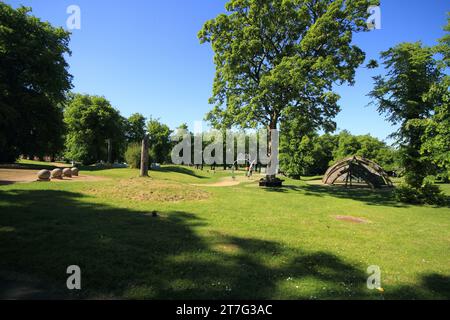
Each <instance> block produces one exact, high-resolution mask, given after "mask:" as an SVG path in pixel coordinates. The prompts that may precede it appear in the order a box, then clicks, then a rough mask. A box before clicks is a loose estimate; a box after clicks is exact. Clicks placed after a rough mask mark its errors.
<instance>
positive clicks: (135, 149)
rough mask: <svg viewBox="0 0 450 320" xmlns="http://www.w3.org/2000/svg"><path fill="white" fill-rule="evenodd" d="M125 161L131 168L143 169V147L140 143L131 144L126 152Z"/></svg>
mask: <svg viewBox="0 0 450 320" xmlns="http://www.w3.org/2000/svg"><path fill="white" fill-rule="evenodd" d="M125 161H126V162H127V164H128V165H129V166H130V167H131V168H137V169H139V168H140V167H141V145H140V144H139V143H130V144H129V145H128V148H127V151H126V152H125Z"/></svg>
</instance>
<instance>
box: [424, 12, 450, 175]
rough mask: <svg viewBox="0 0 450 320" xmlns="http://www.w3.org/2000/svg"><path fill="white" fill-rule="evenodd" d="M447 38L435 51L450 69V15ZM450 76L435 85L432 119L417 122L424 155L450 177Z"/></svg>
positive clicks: (444, 66) (433, 88)
mask: <svg viewBox="0 0 450 320" xmlns="http://www.w3.org/2000/svg"><path fill="white" fill-rule="evenodd" d="M444 30H445V31H446V32H447V34H446V35H445V37H443V38H442V39H440V40H439V45H438V46H436V48H435V50H436V51H437V53H438V54H440V55H441V56H442V60H441V61H439V62H440V63H441V67H442V68H450V13H449V19H448V23H447V26H446V27H445V28H444ZM449 88H450V75H449V74H448V73H447V74H446V75H445V76H444V78H443V80H442V81H441V82H439V83H436V84H434V85H433V86H432V87H431V89H430V91H429V92H428V94H427V95H426V96H425V99H426V100H430V101H432V102H433V103H435V110H434V113H433V115H432V116H431V118H429V119H425V120H422V121H418V122H416V124H417V125H419V126H422V127H423V128H424V131H425V134H424V135H423V136H422V141H423V145H422V154H423V155H429V157H430V158H431V161H432V162H433V163H435V164H436V165H437V166H438V167H439V169H438V170H440V171H444V172H446V175H447V177H450V91H449Z"/></svg>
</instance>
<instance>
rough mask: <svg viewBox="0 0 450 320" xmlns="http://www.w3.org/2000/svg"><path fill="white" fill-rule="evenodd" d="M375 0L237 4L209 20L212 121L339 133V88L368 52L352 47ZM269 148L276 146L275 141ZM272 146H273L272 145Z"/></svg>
mask: <svg viewBox="0 0 450 320" xmlns="http://www.w3.org/2000/svg"><path fill="white" fill-rule="evenodd" d="M370 3H371V1H369V0H355V1H345V4H344V1H343V0H271V1H267V0H245V1H242V0H230V1H229V2H228V3H227V4H226V9H227V11H228V14H220V15H219V16H217V17H216V18H215V19H212V20H210V21H208V22H206V23H205V25H204V26H203V29H202V30H201V31H200V32H199V39H200V41H201V42H202V43H205V42H209V43H211V45H212V49H213V51H214V54H215V56H214V62H215V64H216V76H215V79H214V84H213V95H212V97H211V99H210V103H211V104H214V109H213V110H212V111H211V112H209V113H208V114H207V116H206V120H208V121H210V122H211V123H212V125H213V126H214V127H216V128H219V127H222V128H229V127H231V126H233V125H236V126H240V127H258V126H264V127H266V128H268V129H277V127H278V125H279V124H280V122H281V123H283V122H287V121H290V120H291V119H293V118H298V119H308V122H309V123H311V125H312V127H311V129H314V128H319V127H323V128H324V129H325V130H326V131H329V130H333V129H334V128H335V123H334V122H333V118H334V116H335V115H336V114H337V113H338V112H339V106H338V104H337V101H338V100H339V96H338V95H337V94H336V93H334V92H333V91H332V87H333V85H334V84H336V83H338V84H342V83H349V84H353V82H354V76H355V69H356V68H357V67H358V66H359V65H360V64H361V63H362V62H363V61H364V58H365V54H364V53H363V52H362V50H361V49H359V48H358V47H357V46H355V45H353V44H352V37H353V33H354V32H359V31H364V30H366V29H367V28H366V24H365V20H366V19H365V18H366V17H367V16H368V14H367V8H368V6H369V4H370ZM269 143H270V141H269ZM269 148H270V146H269Z"/></svg>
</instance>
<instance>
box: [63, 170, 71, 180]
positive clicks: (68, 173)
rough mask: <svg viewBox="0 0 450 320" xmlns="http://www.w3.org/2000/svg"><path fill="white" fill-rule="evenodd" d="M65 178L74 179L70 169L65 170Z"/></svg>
mask: <svg viewBox="0 0 450 320" xmlns="http://www.w3.org/2000/svg"><path fill="white" fill-rule="evenodd" d="M63 176H64V177H67V178H72V170H70V168H65V169H64V170H63Z"/></svg>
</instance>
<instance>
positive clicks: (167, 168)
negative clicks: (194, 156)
mask: <svg viewBox="0 0 450 320" xmlns="http://www.w3.org/2000/svg"><path fill="white" fill-rule="evenodd" d="M152 171H159V172H176V173H181V174H186V175H189V176H192V177H195V178H199V179H205V178H206V177H204V176H200V175H198V174H197V173H195V171H194V170H193V169H190V168H186V167H180V166H170V165H169V166H164V167H161V168H158V169H152Z"/></svg>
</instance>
